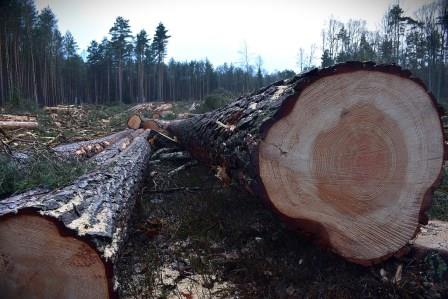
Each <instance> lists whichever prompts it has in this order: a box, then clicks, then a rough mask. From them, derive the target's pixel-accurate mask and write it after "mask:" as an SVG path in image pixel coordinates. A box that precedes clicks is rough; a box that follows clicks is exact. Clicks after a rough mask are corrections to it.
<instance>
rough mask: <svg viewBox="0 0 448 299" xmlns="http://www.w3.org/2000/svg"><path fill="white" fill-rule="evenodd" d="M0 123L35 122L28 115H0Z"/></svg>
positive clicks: (33, 118)
mask: <svg viewBox="0 0 448 299" xmlns="http://www.w3.org/2000/svg"><path fill="white" fill-rule="evenodd" d="M0 121H25V122H36V121H37V120H36V117H35V116H30V115H16V114H0Z"/></svg>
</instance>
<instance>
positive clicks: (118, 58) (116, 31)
mask: <svg viewBox="0 0 448 299" xmlns="http://www.w3.org/2000/svg"><path fill="white" fill-rule="evenodd" d="M109 34H110V36H111V41H110V42H111V46H112V49H113V55H114V56H113V57H114V62H115V63H116V65H117V80H118V100H119V101H120V103H123V67H124V62H125V59H126V58H127V57H128V56H129V55H130V53H129V47H128V46H129V39H130V38H131V37H132V35H131V29H130V26H129V20H126V19H124V18H123V17H117V19H116V20H115V23H114V25H113V27H112V28H111V29H110V30H109Z"/></svg>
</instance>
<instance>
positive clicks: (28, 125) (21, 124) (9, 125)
mask: <svg viewBox="0 0 448 299" xmlns="http://www.w3.org/2000/svg"><path fill="white" fill-rule="evenodd" d="M37 127H38V123H37V122H36V121H0V128H2V129H20V128H23V129H35V128H37Z"/></svg>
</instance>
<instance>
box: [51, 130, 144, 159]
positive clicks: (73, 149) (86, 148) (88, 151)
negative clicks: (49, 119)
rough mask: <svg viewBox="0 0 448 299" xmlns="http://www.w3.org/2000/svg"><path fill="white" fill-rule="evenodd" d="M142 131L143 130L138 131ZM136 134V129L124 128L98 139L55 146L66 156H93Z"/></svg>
mask: <svg viewBox="0 0 448 299" xmlns="http://www.w3.org/2000/svg"><path fill="white" fill-rule="evenodd" d="M138 132H140V133H141V131H138ZM133 134H135V132H134V130H123V131H120V132H117V133H114V134H112V135H108V136H105V137H101V138H98V139H93V140H87V141H81V142H75V143H70V144H62V145H58V146H56V147H54V148H53V151H55V152H56V153H58V154H61V155H66V156H78V157H87V158H89V157H92V156H93V155H96V154H98V153H100V152H102V151H104V150H105V149H106V148H108V147H110V146H112V145H113V144H115V143H117V142H119V141H120V140H122V139H124V138H128V137H130V136H132V135H133Z"/></svg>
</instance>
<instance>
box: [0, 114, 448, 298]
mask: <svg viewBox="0 0 448 299" xmlns="http://www.w3.org/2000/svg"><path fill="white" fill-rule="evenodd" d="M127 108H128V107H125V106H117V107H95V106H85V107H83V108H82V109H79V111H78V112H76V113H75V114H73V113H74V112H73V111H75V110H73V111H72V112H70V113H71V114H67V115H64V113H56V115H53V116H52V114H51V113H48V112H43V111H38V112H37V114H38V120H39V124H40V125H39V128H38V129H37V130H34V131H26V130H15V131H8V132H4V134H1V133H0V138H1V140H2V143H0V155H5V156H7V155H8V154H7V153H6V151H10V153H17V152H30V151H35V150H36V149H39V150H40V149H42V148H49V147H52V146H56V145H58V144H61V143H68V142H75V141H80V140H88V139H92V138H98V137H100V136H103V135H107V134H110V133H112V132H115V131H118V130H121V129H123V128H124V127H125V125H126V118H127V117H128V114H129V113H128V112H127ZM179 109H180V108H179ZM182 109H186V107H183V108H182ZM2 144H3V149H2V148H1V145H2ZM1 151H5V153H1ZM10 153H9V154H10ZM186 162H188V161H181V160H179V161H166V162H163V163H157V164H153V165H152V166H151V170H150V173H149V174H148V177H147V182H146V184H145V185H144V187H143V188H142V190H141V192H140V194H139V198H138V201H137V206H136V208H135V210H134V215H133V217H132V219H133V220H132V224H131V226H130V237H129V240H128V242H127V244H126V246H125V248H124V252H123V254H122V256H121V258H120V261H119V264H118V270H119V278H120V281H119V283H120V288H119V295H120V297H121V298H183V299H194V298H448V258H447V257H446V256H442V255H440V254H439V253H437V252H435V251H417V250H415V249H414V248H410V249H409V252H408V253H407V254H405V255H404V256H402V257H399V258H398V257H393V258H391V259H389V260H388V261H386V262H384V263H382V264H379V265H375V266H372V267H363V266H359V265H355V264H352V263H349V262H347V261H345V260H343V259H342V258H340V257H339V256H337V255H335V254H333V253H331V252H329V251H327V250H325V249H321V248H319V247H317V246H315V245H313V244H312V243H311V242H309V241H308V240H307V239H306V238H304V237H303V236H301V235H300V234H297V232H294V231H291V230H289V229H288V228H287V227H285V226H284V224H283V223H282V222H281V221H279V219H278V218H277V216H276V215H275V214H274V213H273V212H271V210H269V209H267V208H266V207H265V206H264V205H263V203H261V202H260V201H259V200H258V199H256V198H254V197H252V196H250V195H249V194H247V193H246V192H244V191H241V189H238V188H237V187H236V186H232V185H230V186H224V185H223V184H222V183H221V181H220V180H219V179H218V178H217V177H216V176H215V171H214V170H211V169H209V168H208V167H206V166H204V165H201V164H196V165H193V166H191V167H189V168H186V169H185V170H184V171H180V172H178V173H176V174H174V175H168V172H169V171H170V170H173V169H176V168H177V167H179V166H181V165H184V164H185V163H186ZM445 177H447V176H445ZM1 183H2V181H1V174H0V185H1ZM34 183H35V184H37V183H36V182H34ZM28 187H29V186H28ZM0 190H1V186H0ZM0 198H1V196H0ZM430 218H431V219H439V220H443V221H448V181H446V179H444V181H443V183H442V185H441V187H440V188H439V189H438V190H437V191H436V192H435V196H434V200H433V206H432V208H431V210H430ZM400 269H401V270H400ZM400 272H401V275H399V274H400Z"/></svg>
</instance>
